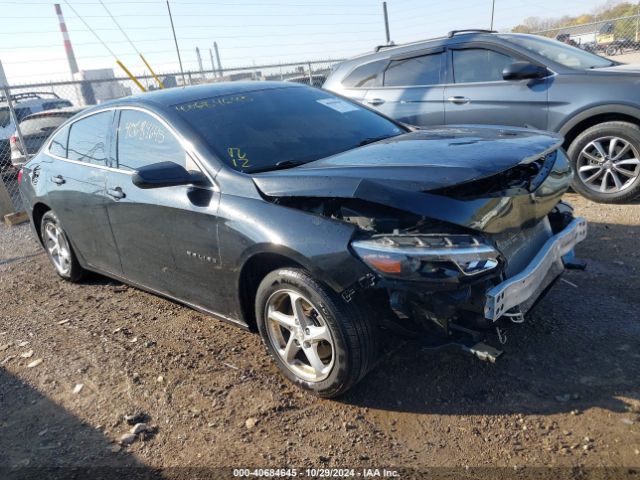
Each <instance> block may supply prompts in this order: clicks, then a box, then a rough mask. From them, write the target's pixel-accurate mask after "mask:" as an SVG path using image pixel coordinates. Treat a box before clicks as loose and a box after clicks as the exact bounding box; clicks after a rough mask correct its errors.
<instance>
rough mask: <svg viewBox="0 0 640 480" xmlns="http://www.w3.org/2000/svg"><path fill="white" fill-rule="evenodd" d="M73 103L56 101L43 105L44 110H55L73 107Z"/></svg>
mask: <svg viewBox="0 0 640 480" xmlns="http://www.w3.org/2000/svg"><path fill="white" fill-rule="evenodd" d="M71 106H72V105H71V102H70V101H68V100H56V101H55V102H46V103H43V104H42V109H43V110H53V109H55V108H64V107H71Z"/></svg>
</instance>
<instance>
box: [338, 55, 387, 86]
mask: <svg viewBox="0 0 640 480" xmlns="http://www.w3.org/2000/svg"><path fill="white" fill-rule="evenodd" d="M387 63H388V61H387V60H378V61H375V62H370V63H365V64H364V65H360V66H359V67H357V68H356V69H355V70H353V71H352V72H351V73H350V74H349V75H347V76H346V77H345V78H344V80H342V85H343V86H345V87H348V88H366V87H373V86H376V85H377V84H378V75H379V74H380V72H382V69H383V68H384V67H385V65H386V64H387Z"/></svg>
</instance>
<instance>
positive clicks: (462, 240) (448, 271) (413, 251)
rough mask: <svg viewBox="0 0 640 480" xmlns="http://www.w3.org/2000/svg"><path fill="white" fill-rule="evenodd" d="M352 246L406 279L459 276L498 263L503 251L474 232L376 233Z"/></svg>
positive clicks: (368, 261)
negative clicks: (470, 233)
mask: <svg viewBox="0 0 640 480" xmlns="http://www.w3.org/2000/svg"><path fill="white" fill-rule="evenodd" d="M351 246H352V247H353V249H354V251H355V252H356V253H357V254H358V256H359V257H360V258H361V259H362V260H363V261H364V262H365V263H366V264H367V265H369V266H370V267H371V268H372V269H373V270H375V271H376V272H378V273H380V274H381V275H382V276H385V277H392V278H397V279H402V280H427V281H428V280H432V281H433V280H437V281H446V280H454V281H455V280H457V279H460V278H465V277H474V276H476V275H480V274H483V273H485V272H488V271H490V270H493V269H495V268H497V267H498V265H499V261H498V257H499V255H500V254H499V253H498V251H497V250H496V249H494V248H493V247H492V246H490V245H487V244H484V243H481V242H480V241H479V240H478V239H477V238H475V237H473V236H471V235H376V236H374V237H372V238H370V239H367V240H356V241H354V242H352V244H351Z"/></svg>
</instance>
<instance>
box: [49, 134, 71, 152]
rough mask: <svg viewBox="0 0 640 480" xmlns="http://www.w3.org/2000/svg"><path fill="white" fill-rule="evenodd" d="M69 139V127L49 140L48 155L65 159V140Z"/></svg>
mask: <svg viewBox="0 0 640 480" xmlns="http://www.w3.org/2000/svg"><path fill="white" fill-rule="evenodd" d="M68 139H69V127H64V128H63V129H62V130H60V131H59V132H58V133H56V135H55V136H54V137H53V139H52V140H51V145H49V153H51V154H52V155H57V156H58V157H62V158H67V140H68Z"/></svg>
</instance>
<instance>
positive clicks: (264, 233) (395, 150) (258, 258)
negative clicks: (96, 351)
mask: <svg viewBox="0 0 640 480" xmlns="http://www.w3.org/2000/svg"><path fill="white" fill-rule="evenodd" d="M81 122H83V123H81ZM560 144H561V138H559V137H557V136H554V135H550V134H546V133H543V132H539V131H535V130H526V129H494V128H489V127H473V126H459V127H455V128H443V129H430V130H411V129H409V128H407V127H404V126H403V125H401V124H398V123H395V122H393V121H392V120H390V119H388V118H386V117H384V116H382V115H380V114H378V113H377V112H374V111H372V110H369V109H367V108H366V107H363V106H361V105H359V104H357V103H352V102H350V101H349V100H346V99H343V98H341V97H337V96H335V95H333V94H331V93H328V92H325V91H322V90H318V89H314V88H310V87H307V86H302V85H295V84H291V83H269V82H260V83H246V84H217V85H205V86H199V87H189V88H185V89H174V90H167V91H160V92H154V93H149V94H145V95H143V96H139V97H132V98H128V99H122V100H118V101H115V102H112V103H109V104H105V105H102V106H98V107H95V108H93V109H91V110H88V111H86V112H84V113H83V114H82V115H80V116H79V117H76V118H75V119H74V120H73V121H71V122H69V123H68V124H66V125H63V126H62V127H61V128H60V129H59V130H58V131H57V132H56V133H55V134H54V135H53V136H52V140H51V141H50V144H49V145H48V146H47V147H46V148H44V149H43V150H42V151H41V152H40V154H39V155H38V156H36V157H35V158H34V159H32V160H31V161H30V162H28V163H27V165H26V166H25V167H24V168H23V171H22V173H23V175H22V181H21V192H22V195H23V198H24V200H25V202H26V203H25V204H26V205H28V211H29V214H30V216H31V219H32V224H33V226H34V228H35V229H36V231H37V233H38V235H39V237H40V238H41V239H42V240H43V243H44V246H45V247H46V249H47V251H48V252H49V255H50V257H51V258H52V260H53V261H54V265H56V268H57V269H58V273H59V274H61V275H62V276H63V277H65V278H67V279H71V280H76V279H78V278H79V277H80V274H81V272H82V270H84V269H88V270H92V271H97V272H100V273H103V274H106V275H108V276H111V277H113V278H117V279H121V280H123V281H125V282H127V283H130V284H133V285H136V286H139V287H142V288H144V289H147V290H150V291H152V292H156V293H159V294H161V295H164V296H167V297H170V298H173V299H177V300H179V301H181V302H183V303H185V304H187V305H190V306H192V307H195V308H197V309H199V310H202V311H205V312H209V313H212V314H214V315H215V316H216V317H219V318H221V319H224V320H227V321H230V322H233V323H235V324H238V325H241V326H244V327H248V328H255V327H256V326H257V327H258V329H259V330H260V331H261V333H262V335H263V337H264V338H265V342H266V344H267V348H268V349H269V351H270V352H271V353H272V355H273V356H274V358H275V359H276V362H277V363H278V365H279V367H280V368H281V369H282V371H283V373H284V374H285V375H286V376H287V377H289V378H290V379H291V380H293V381H294V382H296V383H298V384H300V385H302V386H303V387H305V388H309V389H311V390H313V391H315V392H316V393H318V394H320V395H324V396H333V395H337V394H339V393H342V392H343V391H345V390H346V389H347V388H349V387H350V386H351V385H353V383H355V382H356V381H357V380H359V379H360V378H361V377H362V376H363V375H364V374H365V373H366V371H367V370H368V369H369V368H370V366H371V364H372V363H373V359H374V357H375V355H376V352H377V351H378V349H377V348H376V347H375V345H376V339H377V338H378V329H379V327H381V326H386V327H400V328H402V329H405V330H411V331H414V332H419V335H421V336H422V337H424V338H429V339H436V338H439V339H444V341H446V339H447V337H449V336H450V335H451V334H452V333H454V332H460V331H461V329H462V330H467V331H468V332H475V333H474V335H475V336H474V338H475V341H476V342H477V341H478V338H480V337H478V335H483V334H484V333H482V332H496V331H497V332H498V333H499V332H500V330H499V328H502V326H503V325H504V324H506V323H510V321H511V320H513V319H516V318H517V319H519V318H520V317H521V315H522V314H523V313H525V312H526V310H527V309H528V308H529V307H530V306H531V303H532V302H533V301H535V300H536V299H537V298H538V297H539V296H540V293H541V291H542V290H544V289H545V288H546V287H548V286H549V285H550V284H551V283H552V282H553V280H555V279H556V278H557V276H558V275H559V274H560V273H561V271H562V270H563V268H564V264H563V257H564V256H566V255H567V254H570V252H571V251H572V248H573V246H574V245H575V244H576V243H577V242H579V241H580V240H582V239H583V238H584V236H585V235H586V224H585V222H584V220H583V219H580V218H578V219H576V218H573V215H572V213H571V208H570V207H569V206H568V205H566V204H564V203H562V202H561V197H562V194H563V193H564V192H565V191H566V189H567V188H568V186H569V184H570V182H571V178H572V174H571V170H570V168H569V165H568V162H567V159H566V157H565V154H564V153H563V151H562V150H561V149H560V148H559V146H560ZM178 164H179V165H178ZM61 252H62V253H61ZM69 252H71V254H70V255H67V256H66V257H65V255H63V254H66V253H69ZM63 257H64V258H63ZM565 258H566V257H565ZM278 322H279V323H278ZM281 324H282V325H284V327H282V328H280V325H281ZM274 325H275V326H274ZM497 327H498V329H497ZM327 332H330V334H329V333H327ZM471 346H473V345H471ZM329 347H330V348H329ZM303 349H311V350H313V351H311V350H303ZM475 350H476V352H477V353H478V354H479V355H480V356H482V355H485V354H487V350H486V349H484V350H483V348H482V346H480V347H478V346H476V348H475ZM300 351H302V352H303V353H302V354H301V353H300ZM309 351H311V353H309V355H310V357H308V362H307V363H309V365H307V364H306V363H305V360H304V358H306V357H305V355H307V353H308V352H309ZM328 352H330V353H328ZM303 357H304V358H303ZM311 357H313V358H311ZM318 358H320V359H321V361H320V363H318ZM283 359H285V360H283ZM314 361H315V367H314V365H313V364H314ZM287 362H288V363H287ZM287 365H288V366H287ZM308 367H311V368H308ZM316 367H317V368H316ZM314 368H315V370H314ZM320 371H322V374H320V373H318V372H320Z"/></svg>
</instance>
